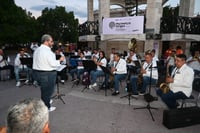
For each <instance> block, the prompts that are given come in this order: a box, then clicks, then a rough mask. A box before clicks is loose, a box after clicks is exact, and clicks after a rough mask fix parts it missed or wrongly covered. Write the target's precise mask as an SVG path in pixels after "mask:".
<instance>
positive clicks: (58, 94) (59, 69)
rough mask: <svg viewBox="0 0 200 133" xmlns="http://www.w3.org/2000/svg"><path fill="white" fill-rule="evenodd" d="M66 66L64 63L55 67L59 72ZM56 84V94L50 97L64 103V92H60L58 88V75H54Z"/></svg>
mask: <svg viewBox="0 0 200 133" xmlns="http://www.w3.org/2000/svg"><path fill="white" fill-rule="evenodd" d="M65 67H66V65H61V66H59V67H58V68H57V70H56V71H57V72H60V71H62V70H63V69H64V68H65ZM56 85H57V92H56V95H55V96H53V97H52V98H54V99H60V100H61V101H62V102H63V104H65V101H64V100H63V98H62V97H63V96H65V94H61V93H60V89H59V80H58V75H57V76H56Z"/></svg>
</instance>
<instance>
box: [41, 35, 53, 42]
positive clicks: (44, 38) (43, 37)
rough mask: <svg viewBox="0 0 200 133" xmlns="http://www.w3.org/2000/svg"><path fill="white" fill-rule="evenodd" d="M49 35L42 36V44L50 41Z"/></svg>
mask: <svg viewBox="0 0 200 133" xmlns="http://www.w3.org/2000/svg"><path fill="white" fill-rule="evenodd" d="M51 38H52V37H51V35H49V34H44V35H43V36H42V38H41V43H44V42H45V41H49V40H50V39H51Z"/></svg>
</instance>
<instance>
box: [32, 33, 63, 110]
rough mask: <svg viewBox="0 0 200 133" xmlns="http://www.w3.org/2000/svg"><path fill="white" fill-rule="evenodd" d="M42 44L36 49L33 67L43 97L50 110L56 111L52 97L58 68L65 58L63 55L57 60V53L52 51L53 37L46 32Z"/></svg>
mask: <svg viewBox="0 0 200 133" xmlns="http://www.w3.org/2000/svg"><path fill="white" fill-rule="evenodd" d="M41 42H42V45H41V46H40V47H39V48H37V49H36V51H35V52H34V54H33V69H34V71H35V75H36V79H37V82H38V84H39V86H40V90H41V99H42V100H43V101H44V103H45V105H46V106H47V107H48V109H49V111H54V110H55V109H56V107H51V105H50V98H51V96H52V94H53V92H54V89H55V85H56V76H57V71H56V69H57V68H58V67H59V66H60V65H61V64H60V63H61V62H63V61H64V60H65V57H63V56H61V57H60V58H59V59H58V60H56V56H55V54H54V53H53V52H52V50H51V48H52V47H53V44H54V43H53V38H52V37H51V36H50V35H48V34H44V35H43V36H42V38H41Z"/></svg>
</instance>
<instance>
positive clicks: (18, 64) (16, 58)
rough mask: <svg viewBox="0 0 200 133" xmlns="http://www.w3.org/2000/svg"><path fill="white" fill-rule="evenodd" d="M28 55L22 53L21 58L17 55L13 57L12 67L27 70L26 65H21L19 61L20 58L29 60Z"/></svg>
mask: <svg viewBox="0 0 200 133" xmlns="http://www.w3.org/2000/svg"><path fill="white" fill-rule="evenodd" d="M29 57H30V55H29V54H28V53H24V55H23V56H21V55H20V54H19V53H18V54H17V56H16V57H15V61H14V65H15V66H17V67H19V68H27V66H26V65H22V64H21V60H20V58H29Z"/></svg>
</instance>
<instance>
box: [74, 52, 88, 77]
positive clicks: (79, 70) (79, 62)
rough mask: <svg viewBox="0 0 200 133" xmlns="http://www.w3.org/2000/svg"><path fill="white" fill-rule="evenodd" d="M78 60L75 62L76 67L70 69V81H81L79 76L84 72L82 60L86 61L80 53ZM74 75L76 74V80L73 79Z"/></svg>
mask: <svg viewBox="0 0 200 133" xmlns="http://www.w3.org/2000/svg"><path fill="white" fill-rule="evenodd" d="M79 56H80V57H79V58H78V60H77V67H76V68H74V69H72V70H71V71H70V75H71V77H72V81H80V79H81V74H83V73H84V72H85V69H84V66H83V60H86V58H85V56H84V53H83V52H81V53H80V54H79ZM75 74H76V79H75Z"/></svg>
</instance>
